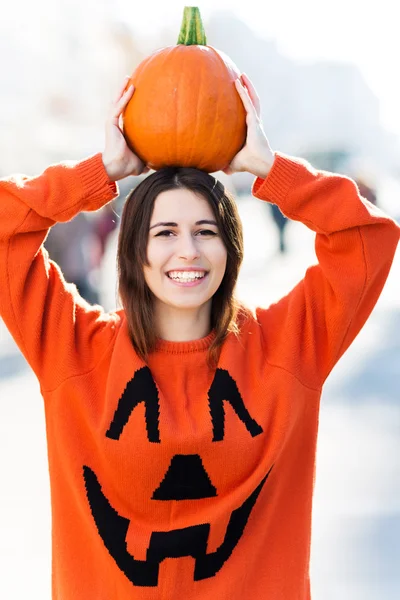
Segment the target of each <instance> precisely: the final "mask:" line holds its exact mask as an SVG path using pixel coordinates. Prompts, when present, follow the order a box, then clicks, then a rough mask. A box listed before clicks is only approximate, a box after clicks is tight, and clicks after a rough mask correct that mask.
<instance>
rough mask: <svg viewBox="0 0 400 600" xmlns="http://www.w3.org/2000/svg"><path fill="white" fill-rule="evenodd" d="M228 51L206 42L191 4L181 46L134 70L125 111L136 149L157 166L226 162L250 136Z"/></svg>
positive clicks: (212, 167)
mask: <svg viewBox="0 0 400 600" xmlns="http://www.w3.org/2000/svg"><path fill="white" fill-rule="evenodd" d="M239 76H240V72H239V70H238V68H237V67H236V65H235V64H234V63H233V62H232V61H231V60H230V59H229V57H228V56H226V55H225V54H223V53H222V52H220V51H219V50H216V49H215V48H213V47H211V46H207V45H206V37H205V34H204V29H203V25H202V22H201V17H200V13H199V9H198V8H196V7H186V8H185V9H184V16H183V23H182V28H181V32H180V36H179V39H178V44H177V45H176V46H168V47H166V48H162V49H160V50H158V51H157V52H155V53H154V54H152V55H150V56H149V57H147V58H146V59H145V60H144V61H143V62H141V63H140V65H139V66H138V67H137V69H136V70H135V71H134V73H133V74H132V76H131V79H130V83H133V85H134V86H135V93H134V95H133V97H132V99H131V100H130V102H129V103H128V105H127V107H126V109H125V111H124V114H123V129H124V134H125V138H126V140H127V143H128V145H129V146H130V147H131V149H132V150H133V151H134V152H135V153H136V154H137V155H138V156H139V157H140V158H141V159H142V160H143V161H144V162H145V163H146V164H148V165H149V166H151V167H152V168H153V169H160V168H162V167H166V166H184V167H196V168H198V169H201V170H203V171H206V172H209V173H212V172H215V171H218V170H220V169H223V168H225V167H226V166H228V164H229V163H230V162H231V160H232V159H233V157H234V156H235V154H236V153H237V152H238V151H239V150H240V148H241V147H242V146H243V144H244V142H245V139H246V112H245V110H244V107H243V104H242V101H241V99H240V97H239V94H238V92H237V91H236V88H235V84H234V81H235V79H237V78H238V77H239Z"/></svg>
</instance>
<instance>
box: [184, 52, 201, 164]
mask: <svg viewBox="0 0 400 600" xmlns="http://www.w3.org/2000/svg"><path fill="white" fill-rule="evenodd" d="M203 74H204V61H202V63H201V68H200V73H199V75H198V77H199V90H198V95H197V104H196V115H200V114H201V112H200V110H199V108H200V103H201V101H202V94H201V87H202V83H203ZM199 125H200V119H196V126H195V129H194V133H193V137H192V142H194V143H192V147H191V151H190V156H189V157H188V161H189V164H192V160H193V155H194V154H195V153H196V154H197V152H198V144H197V143H196V141H197V134H198V131H199Z"/></svg>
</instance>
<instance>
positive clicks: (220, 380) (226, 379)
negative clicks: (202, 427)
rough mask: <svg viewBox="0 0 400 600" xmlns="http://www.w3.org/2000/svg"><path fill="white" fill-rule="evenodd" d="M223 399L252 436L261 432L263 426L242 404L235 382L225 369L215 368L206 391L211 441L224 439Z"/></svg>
mask: <svg viewBox="0 0 400 600" xmlns="http://www.w3.org/2000/svg"><path fill="white" fill-rule="evenodd" d="M224 401H226V402H229V403H230V405H231V406H232V408H233V409H234V411H235V413H236V414H237V416H238V417H239V419H240V420H241V421H242V422H243V423H244V425H245V427H246V429H247V431H248V432H249V433H250V435H251V436H252V437H255V436H256V435H259V434H260V433H263V428H262V427H261V425H259V424H258V423H257V421H256V420H255V419H253V418H252V417H251V416H250V413H249V411H248V410H247V408H246V407H245V405H244V402H243V398H242V396H241V395H240V392H239V389H238V387H237V385H236V382H235V381H234V379H232V377H231V376H230V375H229V373H228V371H226V370H225V369H217V371H216V373H215V377H214V380H213V382H212V384H211V387H210V389H209V392H208V402H209V405H210V412H211V419H212V425H213V442H219V441H221V440H223V439H224V434H225V410H224Z"/></svg>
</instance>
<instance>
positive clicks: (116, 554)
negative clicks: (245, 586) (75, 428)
mask: <svg viewBox="0 0 400 600" xmlns="http://www.w3.org/2000/svg"><path fill="white" fill-rule="evenodd" d="M174 458H175V457H174ZM270 472H271V469H270V471H269V472H268V473H267V475H266V476H265V477H264V479H263V480H262V481H261V483H260V484H259V486H258V487H257V488H256V489H255V490H254V492H253V493H252V494H250V496H249V497H248V498H247V499H246V500H245V501H244V502H243V504H242V505H241V506H240V507H239V508H237V509H236V510H234V511H233V512H232V514H231V517H230V520H229V523H228V526H227V528H226V533H225V537H224V540H223V542H222V544H221V545H220V546H219V548H218V549H217V550H216V551H215V552H212V553H210V554H207V541H208V535H209V532H210V524H209V523H207V524H201V525H193V526H191V527H185V528H184V529H173V530H172V531H166V532H165V531H153V533H152V534H151V538H150V543H149V547H148V550H147V556H146V560H136V559H135V558H134V557H133V556H132V555H131V554H129V552H128V550H127V544H126V534H127V531H128V528H129V524H130V521H129V519H127V518H125V517H123V516H121V515H119V514H118V513H117V511H116V510H115V509H114V508H113V507H112V506H111V504H110V502H109V501H108V499H107V497H106V496H105V495H104V493H103V491H102V489H101V485H100V483H99V480H98V479H97V477H96V474H95V473H94V471H92V470H91V469H90V468H89V467H84V468H83V474H84V479H85V485H86V492H87V496H88V500H89V504H90V509H91V511H92V515H93V518H94V521H95V523H96V526H97V529H98V532H99V534H100V536H101V538H102V540H103V542H104V545H105V547H106V548H107V550H108V552H109V553H110V554H111V556H112V557H113V559H114V560H115V562H116V563H117V565H118V567H119V569H120V570H121V571H122V572H123V573H124V574H125V575H126V577H127V578H128V579H129V580H130V581H131V582H132V583H133V585H136V586H147V587H155V586H157V585H158V571H159V567H160V563H161V562H162V561H163V560H164V559H165V558H179V557H183V556H192V557H193V558H194V559H195V568H194V581H200V580H201V579H207V578H208V577H213V576H214V575H215V574H216V573H218V571H219V570H220V569H221V567H222V566H223V564H224V563H225V562H226V561H227V560H228V558H229V557H230V555H231V554H232V552H233V550H234V549H235V547H236V545H237V544H238V542H239V540H240V538H241V537H242V534H243V531H244V528H245V526H246V523H247V521H248V519H249V516H250V513H251V511H252V509H253V506H254V505H255V503H256V500H257V498H258V496H259V494H260V492H261V490H262V488H263V485H264V483H265V482H266V480H267V478H268V475H269V473H270ZM203 497H204V496H203Z"/></svg>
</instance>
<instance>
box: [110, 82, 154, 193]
mask: <svg viewBox="0 0 400 600" xmlns="http://www.w3.org/2000/svg"><path fill="white" fill-rule="evenodd" d="M128 81H129V77H126V79H125V81H124V85H123V87H122V88H121V90H120V92H119V94H118V96H117V98H116V99H115V101H114V102H113V103H112V105H111V108H110V112H109V114H108V116H107V120H106V130H105V146H104V151H103V155H102V158H103V164H104V167H105V170H106V171H107V175H108V177H109V178H110V180H111V181H119V180H120V179H123V178H124V177H128V176H129V175H141V174H142V173H147V172H148V171H150V169H149V167H147V166H146V165H145V164H144V162H143V161H142V160H140V158H139V157H138V156H136V154H134V153H133V152H132V150H130V148H129V147H128V145H127V143H126V140H125V137H124V134H123V131H122V129H121V127H120V117H121V114H122V112H123V110H124V108H125V106H126V105H127V104H128V102H129V100H130V99H131V98H132V96H133V93H134V87H133V85H130V86H129V87H128V88H126V86H127V83H128Z"/></svg>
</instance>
